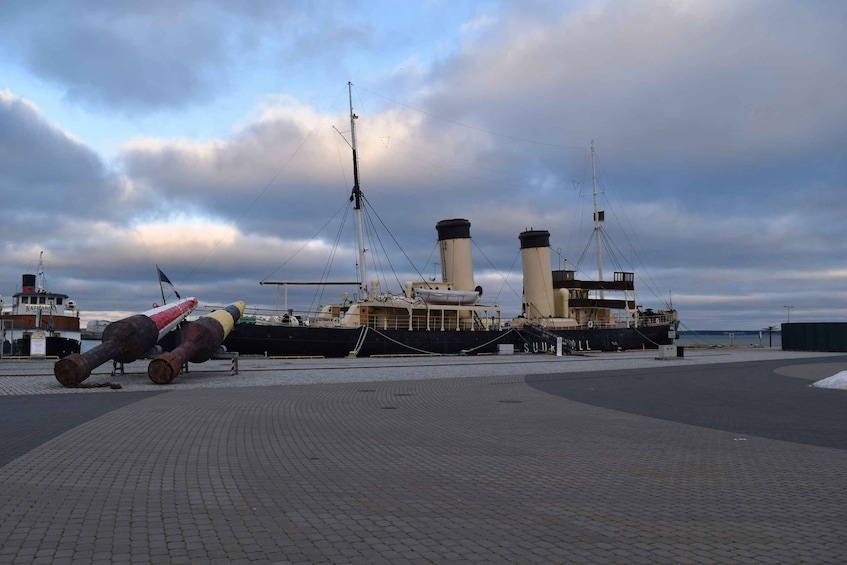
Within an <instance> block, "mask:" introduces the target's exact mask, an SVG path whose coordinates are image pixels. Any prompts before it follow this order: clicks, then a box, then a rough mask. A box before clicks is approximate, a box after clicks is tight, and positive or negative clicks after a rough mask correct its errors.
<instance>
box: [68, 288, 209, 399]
mask: <svg viewBox="0 0 847 565" xmlns="http://www.w3.org/2000/svg"><path fill="white" fill-rule="evenodd" d="M196 307H197V299H196V298H185V299H183V300H180V301H179V302H174V303H173V304H166V305H165V306H159V307H158V308H153V309H152V310H147V311H146V312H142V313H141V314H135V315H134V316H130V317H128V318H124V319H123V320H118V321H117V322H112V323H111V324H109V325H108V326H106V329H105V330H103V342H102V343H101V344H100V345H98V346H96V347H93V348H91V350H89V351H86V352H85V353H72V354H71V355H68V356H67V357H65V358H64V359H60V360H58V361H56V364H55V365H54V366H53V374H54V375H56V380H58V381H59V382H60V383H62V384H63V385H64V386H67V387H74V386H77V385H79V384H80V383H81V382H82V381H84V380H85V379H87V378H88V377H89V376H90V375H91V371H93V370H94V369H96V368H97V367H99V366H100V365H102V364H103V363H105V362H106V361H109V360H110V359H114V360H115V361H119V362H121V363H129V362H131V361H135V360H136V359H138V358H140V357H142V356H144V354H145V353H147V352H148V351H150V350H151V349H153V347H154V346H155V345H156V344H157V343H158V342H159V340H160V339H162V338H163V337H164V336H165V335H167V334H168V333H169V332H170V331H171V330H173V329H174V328H175V327H176V326H177V324H179V323H180V322H181V321H183V320H184V319H185V318H186V317H187V316H188V315H189V314H190V313H191V312H192V310H194V309H195V308H196Z"/></svg>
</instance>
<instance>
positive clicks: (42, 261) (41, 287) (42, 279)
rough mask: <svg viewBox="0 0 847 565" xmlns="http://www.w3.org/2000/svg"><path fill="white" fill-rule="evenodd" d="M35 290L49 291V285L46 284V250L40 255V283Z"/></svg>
mask: <svg viewBox="0 0 847 565" xmlns="http://www.w3.org/2000/svg"><path fill="white" fill-rule="evenodd" d="M35 292H47V285H46V284H44V251H42V252H41V253H39V255H38V283H37V286H36V287H35Z"/></svg>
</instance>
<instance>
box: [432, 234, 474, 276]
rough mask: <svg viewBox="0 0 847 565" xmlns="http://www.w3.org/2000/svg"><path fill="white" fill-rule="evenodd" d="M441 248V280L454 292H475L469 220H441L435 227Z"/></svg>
mask: <svg viewBox="0 0 847 565" xmlns="http://www.w3.org/2000/svg"><path fill="white" fill-rule="evenodd" d="M435 229H436V230H437V231H438V246H439V247H440V248H441V280H442V281H443V282H446V283H450V284H451V285H452V287H453V289H454V290H473V289H474V282H473V260H472V259H471V223H470V222H469V221H468V220H462V219H454V220H441V221H440V222H438V223H437V224H436V225H435Z"/></svg>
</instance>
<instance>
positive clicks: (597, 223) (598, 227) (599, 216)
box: [591, 139, 604, 298]
mask: <svg viewBox="0 0 847 565" xmlns="http://www.w3.org/2000/svg"><path fill="white" fill-rule="evenodd" d="M591 182H592V185H593V188H594V238H595V240H596V242H597V277H598V279H599V280H600V281H602V280H603V247H602V245H601V243H600V232H601V231H602V230H603V227H602V223H603V219H604V218H603V212H602V211H600V210H599V209H598V207H597V167H596V165H595V158H594V140H593V139H592V140H591ZM600 298H603V291H602V290H601V291H600Z"/></svg>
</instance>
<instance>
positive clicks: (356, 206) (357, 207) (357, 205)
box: [347, 82, 368, 299]
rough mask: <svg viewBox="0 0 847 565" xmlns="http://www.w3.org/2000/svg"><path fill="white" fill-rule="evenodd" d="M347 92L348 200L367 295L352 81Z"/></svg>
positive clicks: (361, 287)
mask: <svg viewBox="0 0 847 565" xmlns="http://www.w3.org/2000/svg"><path fill="white" fill-rule="evenodd" d="M347 92H348V94H349V96H350V142H351V147H352V148H353V193H352V194H351V195H350V201H351V202H353V210H354V211H355V214H356V236H357V237H358V242H359V276H360V277H361V279H360V280H361V282H360V283H359V296H361V298H363V299H365V298H367V297H368V269H367V266H366V264H365V251H366V249H365V228H364V223H363V220H362V190H361V189H360V188H359V155H358V153H357V151H356V120H357V119H358V117H359V116H357V115H356V114H354V113H353V83H352V82H348V83H347Z"/></svg>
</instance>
